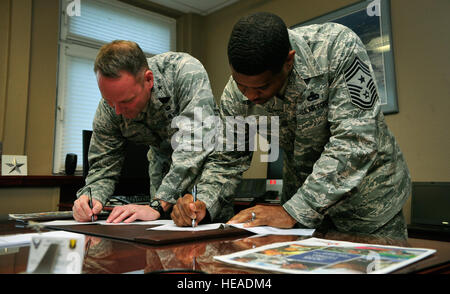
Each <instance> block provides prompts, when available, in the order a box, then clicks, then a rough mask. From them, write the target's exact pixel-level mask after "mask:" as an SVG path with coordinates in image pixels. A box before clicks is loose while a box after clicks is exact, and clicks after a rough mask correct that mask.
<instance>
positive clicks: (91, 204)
mask: <svg viewBox="0 0 450 294" xmlns="http://www.w3.org/2000/svg"><path fill="white" fill-rule="evenodd" d="M87 192H88V194H89V195H88V196H89V207H90V208H91V210H92V208H93V203H92V194H91V188H89V187H88V188H87ZM91 222H94V213H92V216H91Z"/></svg>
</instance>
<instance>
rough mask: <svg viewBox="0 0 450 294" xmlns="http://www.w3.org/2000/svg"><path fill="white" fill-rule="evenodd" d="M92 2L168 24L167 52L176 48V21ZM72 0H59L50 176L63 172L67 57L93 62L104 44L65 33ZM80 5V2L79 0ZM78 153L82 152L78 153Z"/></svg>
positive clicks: (79, 167)
mask: <svg viewBox="0 0 450 294" xmlns="http://www.w3.org/2000/svg"><path fill="white" fill-rule="evenodd" d="M89 1H95V2H99V3H103V4H107V5H109V6H115V7H116V8H120V9H123V10H126V11H129V12H131V13H133V14H135V13H137V14H141V15H144V16H146V17H149V16H150V17H152V18H154V19H157V20H160V21H161V20H162V21H165V22H168V23H169V25H170V34H171V35H170V45H169V46H170V49H169V51H175V49H176V36H177V34H176V19H174V18H170V17H166V16H164V15H160V14H157V13H154V12H152V11H148V10H145V9H142V8H138V7H135V6H132V5H131V4H126V3H122V2H119V1H117V0H89ZM72 2H73V0H60V21H59V25H60V33H59V39H58V70H57V91H56V111H55V112H56V113H55V131H54V152H53V173H54V174H60V173H64V162H61V161H63V159H62V158H63V157H62V153H63V150H62V143H63V130H64V128H63V120H64V112H65V111H66V109H64V105H65V102H66V99H67V97H65V95H64V93H65V91H66V88H67V85H66V81H67V72H68V63H67V59H68V57H69V56H72V57H78V58H85V59H94V60H95V57H96V56H97V53H98V50H99V49H100V47H101V46H102V45H104V44H106V42H101V41H98V40H94V39H91V38H88V37H83V36H79V35H76V34H71V33H70V32H69V29H70V18H72V17H77V16H68V15H67V12H66V9H67V6H68V5H69V4H70V3H72ZM81 5H83V2H82V1H81ZM144 53H145V55H146V56H147V57H151V56H154V55H155V54H151V53H149V52H144ZM81 139H82V135H81V134H80V141H81ZM81 154H82V151H81ZM82 162H83V159H82V158H79V159H78V161H77V168H76V171H81V170H82Z"/></svg>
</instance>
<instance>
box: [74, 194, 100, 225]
mask: <svg viewBox="0 0 450 294" xmlns="http://www.w3.org/2000/svg"><path fill="white" fill-rule="evenodd" d="M92 206H93V208H92V209H91V208H90V207H89V196H87V195H81V196H80V197H79V198H78V199H77V200H75V202H74V203H73V207H72V211H73V218H74V219H75V220H76V221H79V222H90V221H91V216H92V215H94V220H97V214H99V213H100V212H101V211H102V209H103V205H102V203H101V202H100V201H98V200H96V199H94V198H92Z"/></svg>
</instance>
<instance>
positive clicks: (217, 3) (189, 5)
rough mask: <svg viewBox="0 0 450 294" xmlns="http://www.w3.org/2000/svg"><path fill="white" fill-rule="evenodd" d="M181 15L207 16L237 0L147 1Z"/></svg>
mask: <svg viewBox="0 0 450 294" xmlns="http://www.w3.org/2000/svg"><path fill="white" fill-rule="evenodd" d="M147 1H149V2H153V3H156V4H159V5H161V6H165V7H168V8H172V9H175V10H178V11H181V12H183V13H197V14H200V15H203V16H205V15H208V14H210V13H213V12H214V11H217V10H219V9H222V8H224V7H226V6H229V5H231V4H233V3H236V2H237V1H239V0H147Z"/></svg>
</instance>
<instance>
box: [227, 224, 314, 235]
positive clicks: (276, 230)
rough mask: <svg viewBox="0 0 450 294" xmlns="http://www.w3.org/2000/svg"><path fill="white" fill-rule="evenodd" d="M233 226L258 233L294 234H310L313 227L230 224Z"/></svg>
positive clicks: (312, 231)
mask: <svg viewBox="0 0 450 294" xmlns="http://www.w3.org/2000/svg"><path fill="white" fill-rule="evenodd" d="M231 226H233V227H236V228H239V229H244V230H247V231H250V232H252V233H255V234H258V235H296V236H312V234H313V233H314V229H279V228H274V227H269V226H260V227H252V228H244V224H235V225H231Z"/></svg>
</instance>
